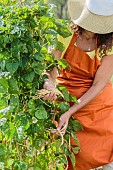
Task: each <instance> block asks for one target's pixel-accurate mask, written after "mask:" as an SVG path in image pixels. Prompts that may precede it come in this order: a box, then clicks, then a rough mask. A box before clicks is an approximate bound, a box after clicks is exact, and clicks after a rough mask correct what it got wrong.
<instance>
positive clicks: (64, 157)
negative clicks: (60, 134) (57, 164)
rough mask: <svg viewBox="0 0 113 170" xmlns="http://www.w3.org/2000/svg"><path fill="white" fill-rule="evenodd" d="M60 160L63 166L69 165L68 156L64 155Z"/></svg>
mask: <svg viewBox="0 0 113 170" xmlns="http://www.w3.org/2000/svg"><path fill="white" fill-rule="evenodd" d="M59 159H60V161H61V162H62V163H63V164H65V165H67V164H68V161H67V157H66V155H62V157H59Z"/></svg>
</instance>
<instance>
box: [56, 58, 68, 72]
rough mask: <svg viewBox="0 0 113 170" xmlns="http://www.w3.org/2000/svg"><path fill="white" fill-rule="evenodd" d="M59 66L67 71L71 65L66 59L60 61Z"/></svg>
mask: <svg viewBox="0 0 113 170" xmlns="http://www.w3.org/2000/svg"><path fill="white" fill-rule="evenodd" d="M58 64H59V66H60V67H61V68H63V69H66V68H68V67H69V64H68V63H67V61H66V60H65V59H64V58H62V59H60V60H58Z"/></svg>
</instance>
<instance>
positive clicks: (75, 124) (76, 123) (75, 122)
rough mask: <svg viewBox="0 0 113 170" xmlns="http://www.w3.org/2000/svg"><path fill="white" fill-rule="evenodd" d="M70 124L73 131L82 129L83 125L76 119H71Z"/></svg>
mask: <svg viewBox="0 0 113 170" xmlns="http://www.w3.org/2000/svg"><path fill="white" fill-rule="evenodd" d="M72 124H73V125H72V126H73V129H74V130H75V131H79V130H83V126H82V125H81V123H80V122H79V121H78V120H75V119H73V120H72Z"/></svg>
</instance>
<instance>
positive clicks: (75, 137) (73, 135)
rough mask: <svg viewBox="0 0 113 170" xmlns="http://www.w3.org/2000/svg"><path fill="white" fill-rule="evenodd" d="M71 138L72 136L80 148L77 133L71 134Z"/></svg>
mask: <svg viewBox="0 0 113 170" xmlns="http://www.w3.org/2000/svg"><path fill="white" fill-rule="evenodd" d="M71 136H72V138H74V140H75V142H76V144H77V145H78V146H80V143H79V140H78V138H77V136H76V133H75V132H71Z"/></svg>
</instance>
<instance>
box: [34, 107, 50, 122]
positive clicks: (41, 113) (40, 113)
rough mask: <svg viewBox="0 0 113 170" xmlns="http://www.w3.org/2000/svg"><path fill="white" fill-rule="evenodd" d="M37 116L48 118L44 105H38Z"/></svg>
mask: <svg viewBox="0 0 113 170" xmlns="http://www.w3.org/2000/svg"><path fill="white" fill-rule="evenodd" d="M35 116H36V118H37V119H47V112H46V110H45V108H44V107H43V106H39V107H37V110H36V112H35Z"/></svg>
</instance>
